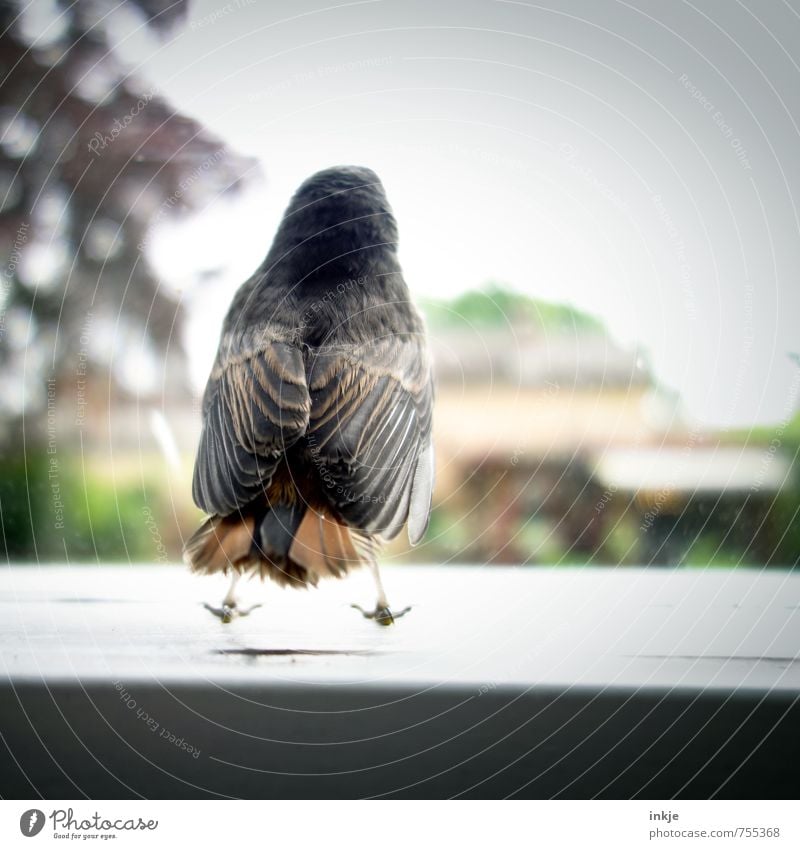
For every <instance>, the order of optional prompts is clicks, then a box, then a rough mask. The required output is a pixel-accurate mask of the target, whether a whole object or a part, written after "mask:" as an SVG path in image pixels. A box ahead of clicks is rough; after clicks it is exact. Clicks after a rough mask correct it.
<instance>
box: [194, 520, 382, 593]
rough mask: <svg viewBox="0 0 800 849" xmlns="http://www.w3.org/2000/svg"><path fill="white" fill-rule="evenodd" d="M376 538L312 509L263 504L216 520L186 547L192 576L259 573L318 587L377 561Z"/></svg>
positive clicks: (206, 523)
mask: <svg viewBox="0 0 800 849" xmlns="http://www.w3.org/2000/svg"><path fill="white" fill-rule="evenodd" d="M375 553H376V543H375V541H374V540H373V539H372V537H370V536H368V535H367V534H363V533H361V532H359V531H357V530H355V529H353V528H349V527H347V526H346V525H343V524H341V523H340V522H337V521H336V520H335V519H333V518H332V517H330V516H328V515H325V514H324V513H322V512H321V511H318V510H315V509H314V508H313V507H307V508H302V509H297V508H295V507H284V506H281V505H275V506H273V507H270V506H268V505H265V506H264V508H263V509H262V510H259V511H257V512H253V513H250V514H249V515H244V514H238V515H232V516H225V517H221V516H213V517H212V518H210V519H208V520H207V521H206V522H205V523H204V524H203V525H201V526H200V528H198V530H197V531H196V532H195V533H194V534H193V535H192V536H191V537H190V539H189V540H188V542H187V543H186V545H185V546H184V560H185V561H186V562H187V563H188V565H189V566H190V567H191V569H192V571H193V572H199V573H202V574H211V573H214V572H224V573H227V572H228V570H229V569H233V570H235V571H238V572H249V571H253V572H259V573H260V575H261V577H262V578H263V577H269V578H272V580H274V581H277V582H278V583H279V584H285V585H289V586H295V587H305V586H307V585H309V584H311V585H316V584H317V582H318V581H319V579H320V578H326V577H335V578H340V577H342V576H343V575H345V574H346V573H347V571H348V569H352V568H355V567H358V566H361V565H364V564H365V563H368V562H369V561H370V559H372V558H374V557H375Z"/></svg>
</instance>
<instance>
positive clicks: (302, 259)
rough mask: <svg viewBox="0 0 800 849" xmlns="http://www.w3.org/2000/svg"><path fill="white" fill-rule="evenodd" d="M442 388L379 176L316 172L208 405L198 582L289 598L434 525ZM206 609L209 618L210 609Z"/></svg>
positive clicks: (238, 309) (248, 286)
mask: <svg viewBox="0 0 800 849" xmlns="http://www.w3.org/2000/svg"><path fill="white" fill-rule="evenodd" d="M432 403H433V387H432V380H431V366H430V359H429V355H428V349H427V344H426V336H425V326H424V324H423V321H422V319H421V318H420V315H419V313H418V312H417V310H416V309H415V307H414V305H413V304H412V303H411V300H410V297H409V292H408V288H407V286H406V283H405V281H404V279H403V274H402V271H401V269H400V264H399V262H398V259H397V224H396V222H395V219H394V215H393V214H392V210H391V207H390V206H389V202H388V201H387V199H386V195H385V193H384V189H383V186H382V184H381V181H380V180H379V179H378V177H377V175H376V174H375V173H374V172H373V171H370V170H369V169H368V168H356V167H340V168H330V169H328V170H325V171H320V172H319V173H317V174H315V175H314V176H312V177H310V178H309V179H308V180H306V181H305V182H304V183H303V185H302V186H300V188H299V189H298V191H297V192H296V193H295V195H294V197H293V198H292V200H291V202H290V204H289V207H288V209H287V210H286V212H285V213H284V215H283V219H282V221H281V224H280V227H279V228H278V232H277V235H276V236H275V240H274V242H273V245H272V248H271V249H270V251H269V253H268V254H267V257H266V259H265V260H264V262H263V263H262V264H261V266H260V267H259V268H258V270H257V271H256V272H255V274H253V276H252V277H251V278H250V279H249V280H248V281H247V282H246V283H244V284H243V285H242V286H241V287H240V288H239V290H238V291H237V293H236V295H235V296H234V298H233V302H232V303H231V306H230V309H229V310H228V314H227V315H226V317H225V321H224V323H223V326H222V335H221V338H220V343H219V350H218V352H217V357H216V360H215V362H214V366H213V369H212V371H211V376H210V377H209V380H208V385H207V386H206V390H205V394H204V396H203V407H202V410H203V430H202V435H201V437H200V446H199V448H198V452H197V460H196V462H195V468H194V481H193V492H192V494H193V497H194V500H195V503H196V504H197V505H198V506H199V507H200V508H201V509H202V510H204V511H205V512H206V513H207V514H209V516H210V518H209V519H208V520H207V521H206V522H205V523H204V524H203V525H202V526H201V527H200V528H199V529H198V530H197V531H196V533H195V534H194V535H193V536H192V537H191V538H190V539H189V541H188V542H187V544H186V546H185V549H184V556H185V559H186V561H187V562H188V563H189V565H190V566H191V568H192V570H194V571H195V572H200V573H209V574H210V573H213V572H224V573H226V574H228V573H231V574H232V582H231V586H230V589H229V590H228V593H227V595H226V597H225V599H224V601H223V604H222V608H221V609H220V610H216V611H214V612H215V613H217V615H219V616H220V617H221V618H222V619H223V620H224V621H230V619H231V618H232V617H233V616H234V615H236V613H237V612H238V613H243V612H244V611H239V610H238V609H237V606H236V597H235V595H234V588H235V585H236V582H237V581H238V579H239V578H240V577H241V576H242V575H243V574H248V573H254V574H260V576H261V577H262V578H263V577H269V578H271V579H272V580H273V581H276V582H277V583H279V584H282V585H286V586H291V587H307V586H309V585H316V584H317V582H318V580H319V579H320V578H325V577H331V576H332V577H341V576H343V575H344V574H345V573H346V572H347V571H348V570H349V569H351V568H354V567H357V566H362V565H367V566H369V567H370V568H371V570H372V572H373V574H374V577H375V582H376V585H377V593H378V600H377V604H376V606H375V610H374V611H373V612H370V613H365V612H364V611H362V613H364V615H365V616H367V617H368V618H371V619H375V620H376V621H377V622H379V623H381V624H387V625H388V624H390V623H391V622H393V621H394V619H395V618H397V617H398V616H400V615H402V614H403V613H405V612H407V611H406V610H403V611H402V612H396V613H393V612H392V610H391V608H390V607H389V603H388V601H387V599H386V595H385V593H384V591H383V587H382V585H381V580H380V575H379V572H378V563H377V554H378V552H379V550H380V546H381V543H382V542H384V541H386V540H390V539H393V538H394V537H396V536H397V535H398V534H399V533H400V531H401V529H402V528H403V525H404V524H406V523H408V537H409V540H410V542H411V543H412V544H416V543H418V542H419V541H420V539H422V536H423V534H424V533H425V530H426V528H427V525H428V519H429V516H430V506H431V491H432V489H433V447H432V445H431V408H432ZM210 609H211V608H210Z"/></svg>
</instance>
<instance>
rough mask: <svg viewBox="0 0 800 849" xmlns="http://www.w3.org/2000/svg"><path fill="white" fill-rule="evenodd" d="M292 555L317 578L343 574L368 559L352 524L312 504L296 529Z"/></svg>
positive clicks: (339, 576)
mask: <svg viewBox="0 0 800 849" xmlns="http://www.w3.org/2000/svg"><path fill="white" fill-rule="evenodd" d="M289 559H290V560H293V561H295V562H296V563H299V564H301V565H302V566H304V567H305V569H306V570H307V571H308V572H309V573H311V574H313V575H314V576H315V578H325V577H334V578H341V577H342V576H343V575H345V574H346V573H347V570H348V569H349V568H353V567H357V566H362V565H363V564H364V563H365V562H366V558H365V557H364V555H363V554H362V553H360V552H359V550H358V548H357V547H356V545H355V543H354V541H353V538H352V534H351V530H350V528H348V527H347V526H345V525H342V524H340V523H339V522H337V521H335V520H334V519H332V518H330V517H329V516H326V515H324V514H323V513H320V512H319V511H317V510H314V509H313V508H309V509H308V510H307V512H306V515H305V516H304V517H303V521H302V522H301V523H300V527H299V528H298V529H297V533H296V534H295V537H294V542H293V543H292V547H291V548H290V549H289ZM313 583H315V584H316V580H314V581H313Z"/></svg>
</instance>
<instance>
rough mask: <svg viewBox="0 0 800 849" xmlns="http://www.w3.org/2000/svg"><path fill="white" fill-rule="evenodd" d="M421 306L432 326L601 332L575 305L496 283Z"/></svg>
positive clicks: (600, 327) (594, 320)
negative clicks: (516, 326) (522, 325)
mask: <svg viewBox="0 0 800 849" xmlns="http://www.w3.org/2000/svg"><path fill="white" fill-rule="evenodd" d="M421 307H422V310H423V312H424V313H425V315H426V317H427V318H428V321H429V322H430V324H431V326H434V327H457V326H463V325H472V326H478V327H503V326H506V325H508V324H510V323H519V322H528V323H530V324H532V325H534V326H537V327H540V328H542V329H543V330H548V331H565V332H568V331H571V332H575V331H581V332H587V331H595V332H604V327H603V323H602V322H601V321H599V320H598V319H596V318H594V317H593V316H590V315H589V314H588V313H585V312H582V311H581V310H578V309H576V308H575V307H572V306H570V305H568V304H554V303H550V302H549V301H541V300H538V299H536V298H530V297H528V296H527V295H524V294H522V293H521V292H515V291H513V290H511V289H508V288H505V287H503V286H501V285H499V284H497V283H490V284H489V285H487V286H486V287H485V288H484V289H481V290H472V291H470V292H464V293H463V294H461V295H458V296H456V297H455V298H453V299H451V300H448V301H439V300H433V299H427V300H426V299H423V300H422V301H421Z"/></svg>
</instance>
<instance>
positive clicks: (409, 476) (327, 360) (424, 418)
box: [306, 333, 433, 544]
mask: <svg viewBox="0 0 800 849" xmlns="http://www.w3.org/2000/svg"><path fill="white" fill-rule="evenodd" d="M308 387H309V392H310V396H311V418H310V421H309V426H308V431H307V433H306V444H307V446H308V452H309V454H310V456H311V459H312V462H313V463H314V465H315V466H316V467H317V472H318V475H319V479H320V481H321V484H322V486H321V488H320V491H321V492H322V493H323V494H324V495H325V498H326V500H327V501H328V503H329V504H331V505H332V506H333V507H335V508H336V510H337V511H338V512H339V514H340V515H341V516H342V518H343V519H344V520H345V521H346V522H347V523H348V524H349V525H350V526H351V527H355V528H358V529H360V530H363V531H366V532H368V533H370V534H376V535H380V536H382V537H384V538H385V539H391V538H393V537H395V536H396V535H397V534H398V533H399V531H400V529H401V528H402V526H403V524H404V522H405V521H406V519H408V535H409V539H410V540H411V542H412V544H416V543H417V542H419V540H420V539H421V538H422V536H423V534H424V533H425V530H426V528H427V525H428V519H429V516H430V506H431V492H432V490H433V447H432V445H431V409H432V405H433V389H432V381H431V373H430V363H429V360H428V355H427V351H426V348H425V343H424V339H423V338H422V337H421V336H419V335H415V334H410V333H409V334H402V335H391V336H387V337H385V338H383V339H379V340H376V341H372V342H368V343H364V344H361V345H355V346H350V347H347V348H346V349H327V350H323V351H320V352H319V353H318V354H317V356H316V357H315V359H314V360H313V362H312V363H311V365H310V367H309V372H308Z"/></svg>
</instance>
